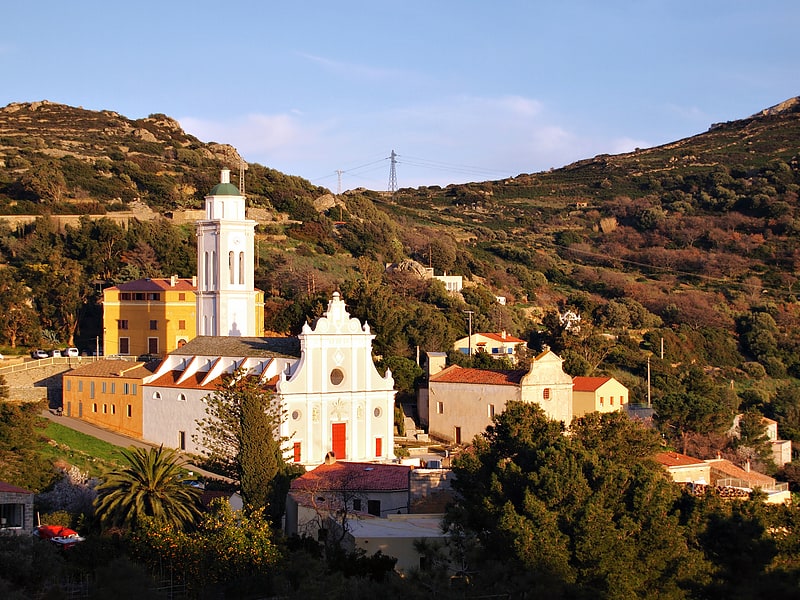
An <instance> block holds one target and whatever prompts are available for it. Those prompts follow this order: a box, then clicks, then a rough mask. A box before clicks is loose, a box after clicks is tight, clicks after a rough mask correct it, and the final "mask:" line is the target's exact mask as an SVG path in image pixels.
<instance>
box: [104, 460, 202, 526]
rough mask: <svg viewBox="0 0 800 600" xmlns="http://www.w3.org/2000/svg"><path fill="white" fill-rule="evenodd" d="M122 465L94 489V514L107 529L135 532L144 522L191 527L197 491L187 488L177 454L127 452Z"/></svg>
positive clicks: (197, 495) (193, 488) (196, 510)
mask: <svg viewBox="0 0 800 600" xmlns="http://www.w3.org/2000/svg"><path fill="white" fill-rule="evenodd" d="M120 452H121V453H122V457H123V460H124V463H125V465H124V466H123V467H122V468H120V469H116V470H113V471H111V472H109V473H108V474H107V475H106V477H105V479H104V480H103V482H102V483H101V484H100V485H99V486H98V488H97V492H98V495H97V499H96V501H95V510H96V513H97V515H98V516H99V517H100V519H101V521H102V522H103V523H104V524H105V525H107V526H122V527H127V528H136V527H137V526H138V525H139V524H140V523H141V522H143V520H145V519H146V518H148V517H149V518H152V519H154V520H156V521H157V522H160V523H165V524H167V525H169V526H171V527H175V528H178V529H180V528H183V527H186V526H188V525H192V524H194V522H195V520H196V519H197V517H198V516H199V498H200V491H199V490H198V489H197V488H195V487H192V486H190V485H187V484H186V482H185V474H184V472H183V470H182V468H181V465H180V463H179V455H178V452H177V451H176V450H174V449H171V448H164V447H163V446H161V447H159V448H147V449H145V448H133V447H131V448H127V449H123V450H121V451H120Z"/></svg>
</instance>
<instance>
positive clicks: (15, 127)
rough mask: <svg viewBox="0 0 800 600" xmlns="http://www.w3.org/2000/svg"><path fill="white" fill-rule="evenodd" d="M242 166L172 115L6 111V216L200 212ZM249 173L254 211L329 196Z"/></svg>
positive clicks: (255, 168) (2, 193) (0, 115)
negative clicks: (140, 209) (206, 198)
mask: <svg viewBox="0 0 800 600" xmlns="http://www.w3.org/2000/svg"><path fill="white" fill-rule="evenodd" d="M242 163H243V161H242V158H241V157H240V156H239V153H238V152H237V151H236V149H235V148H234V147H233V146H230V145H228V144H223V143H216V142H208V143H204V142H201V141H200V140H198V139H197V138H195V137H194V136H191V135H188V134H186V133H185V132H184V131H183V130H182V129H181V127H180V125H179V124H178V123H177V121H175V120H174V119H171V118H169V117H167V116H165V115H150V116H149V117H147V118H144V119H138V120H131V119H128V118H126V117H124V116H122V115H120V114H118V113H115V112H112V111H100V112H97V111H89V110H84V109H82V108H76V107H71V106H65V105H62V104H55V103H52V102H47V101H42V102H32V103H14V104H9V105H8V106H6V107H4V108H2V109H0V213H6V214H8V213H33V214H39V213H50V214H57V213H69V212H78V213H82V212H86V205H87V204H89V205H90V206H91V208H92V210H93V211H97V210H100V211H104V210H122V209H124V208H125V207H126V205H127V204H129V203H130V202H133V201H135V200H141V201H143V202H145V203H147V204H148V205H150V206H151V207H153V208H155V209H159V210H162V211H168V210H173V209H175V208H187V207H188V208H199V207H200V202H201V200H202V196H203V194H204V193H206V192H207V191H208V190H209V189H210V188H211V187H212V186H213V185H214V183H215V182H216V181H217V180H218V176H219V175H218V172H219V169H220V168H221V167H223V166H224V167H227V168H230V169H231V170H233V171H234V173H235V172H236V170H237V169H238V168H239V166H240V165H241V164H242ZM244 166H245V168H247V167H248V165H244ZM248 170H249V173H248V176H247V178H246V184H247V187H246V189H247V191H248V196H249V197H250V202H251V204H252V205H255V206H259V205H262V206H270V201H271V200H274V201H275V203H277V204H281V203H282V202H285V201H286V200H287V199H289V200H290V201H291V202H298V201H300V202H303V203H307V204H310V203H311V202H313V200H314V199H315V198H317V197H318V196H319V195H321V193H322V191H323V190H320V189H318V188H315V187H314V186H312V185H311V184H310V183H308V182H307V181H305V180H303V179H301V178H299V177H288V176H285V175H283V174H281V173H279V172H277V171H273V170H271V169H267V168H265V167H262V166H260V165H249V169H248ZM76 205H77V206H76Z"/></svg>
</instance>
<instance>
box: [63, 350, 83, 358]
mask: <svg viewBox="0 0 800 600" xmlns="http://www.w3.org/2000/svg"><path fill="white" fill-rule="evenodd" d="M63 355H64V356H69V357H74V356H80V352H78V349H77V348H67V349H66V350H65V351H64V353H63Z"/></svg>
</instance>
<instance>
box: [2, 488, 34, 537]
mask: <svg viewBox="0 0 800 600" xmlns="http://www.w3.org/2000/svg"><path fill="white" fill-rule="evenodd" d="M33 497H34V493H33V492H31V491H29V490H26V489H23V488H21V487H18V486H16V485H11V484H10V483H7V482H5V481H0V533H8V532H11V533H17V534H31V533H33Z"/></svg>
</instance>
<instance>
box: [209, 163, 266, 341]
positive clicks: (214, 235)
mask: <svg viewBox="0 0 800 600" xmlns="http://www.w3.org/2000/svg"><path fill="white" fill-rule="evenodd" d="M205 212H206V214H205V218H204V219H202V220H200V221H198V222H197V270H198V277H197V335H214V336H243V337H254V336H258V335H261V333H262V332H263V323H262V324H261V325H260V326H259V324H258V323H257V314H258V311H257V310H256V303H257V301H258V295H259V292H258V291H257V290H256V289H255V286H254V281H253V269H254V250H253V249H254V238H255V227H256V222H255V221H253V220H251V219H247V218H246V217H245V199H244V196H243V195H242V194H240V193H239V189H238V188H237V187H236V186H235V185H233V184H232V183H231V182H230V171H229V170H228V169H223V170H222V175H221V177H220V183H218V184H217V185H215V186H214V188H213V189H212V190H211V192H210V193H209V195H208V196H206V206H205Z"/></svg>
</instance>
